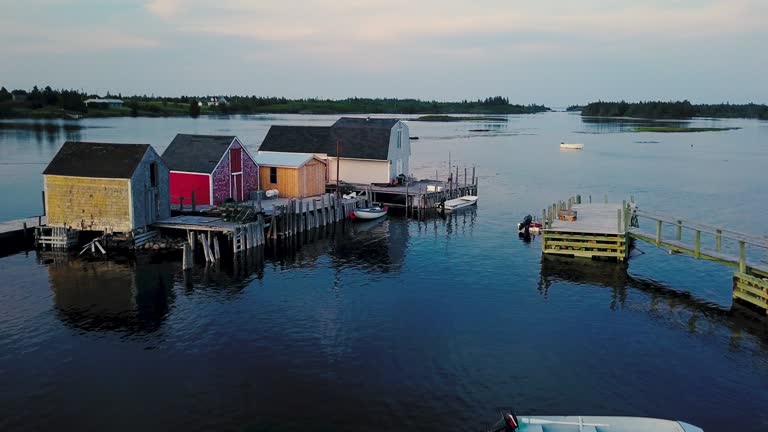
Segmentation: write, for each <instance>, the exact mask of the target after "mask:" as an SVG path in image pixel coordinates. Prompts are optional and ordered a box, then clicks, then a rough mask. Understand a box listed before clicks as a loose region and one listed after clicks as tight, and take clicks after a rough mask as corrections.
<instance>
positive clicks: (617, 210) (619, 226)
mask: <svg viewBox="0 0 768 432" xmlns="http://www.w3.org/2000/svg"><path fill="white" fill-rule="evenodd" d="M622 219H623V217H622V211H621V209H616V221H617V222H616V223H617V224H618V229H617V231H618V232H621V220H622Z"/></svg>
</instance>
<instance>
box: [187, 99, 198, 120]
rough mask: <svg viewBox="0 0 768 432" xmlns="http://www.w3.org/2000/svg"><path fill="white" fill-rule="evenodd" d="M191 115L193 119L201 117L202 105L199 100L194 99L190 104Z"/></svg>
mask: <svg viewBox="0 0 768 432" xmlns="http://www.w3.org/2000/svg"><path fill="white" fill-rule="evenodd" d="M189 115H190V116H192V117H198V116H199V115H200V104H199V103H198V102H197V99H192V101H190V102H189Z"/></svg>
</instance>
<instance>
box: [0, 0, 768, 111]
mask: <svg viewBox="0 0 768 432" xmlns="http://www.w3.org/2000/svg"><path fill="white" fill-rule="evenodd" d="M766 47H768V0H724V1H723V0H523V1H518V0H472V1H459V0H335V1H321V0H0V85H3V86H5V87H7V88H9V89H14V88H23V89H29V88H31V87H32V86H33V85H36V84H37V85H41V86H45V85H51V86H52V87H54V88H75V89H83V90H85V91H88V92H93V93H98V94H104V93H106V92H107V91H111V92H113V93H122V94H155V95H168V96H179V95H196V96H204V95H215V94H223V95H229V94H241V95H242V94H248V95H250V94H255V95H260V96H285V97H289V98H305V97H320V98H333V99H337V98H346V97H353V96H358V97H401V98H405V97H413V98H420V99H430V100H440V101H447V100H461V99H477V98H485V97H487V96H496V95H500V96H506V97H508V98H509V99H510V102H512V103H523V104H528V103H540V104H545V105H548V106H566V105H570V104H580V103H586V102H590V101H595V100H618V99H625V100H677V99H688V100H691V101H692V102H695V103H718V102H726V101H730V102H732V103H743V102H757V103H766V102H768V74H767V73H766V72H767V71H768V49H767V48H766Z"/></svg>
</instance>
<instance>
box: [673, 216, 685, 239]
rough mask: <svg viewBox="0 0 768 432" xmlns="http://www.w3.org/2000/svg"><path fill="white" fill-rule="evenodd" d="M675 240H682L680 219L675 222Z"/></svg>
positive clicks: (681, 222)
mask: <svg viewBox="0 0 768 432" xmlns="http://www.w3.org/2000/svg"><path fill="white" fill-rule="evenodd" d="M675 239H677V240H682V239H683V221H681V220H680V219H678V220H677V226H676V227H675Z"/></svg>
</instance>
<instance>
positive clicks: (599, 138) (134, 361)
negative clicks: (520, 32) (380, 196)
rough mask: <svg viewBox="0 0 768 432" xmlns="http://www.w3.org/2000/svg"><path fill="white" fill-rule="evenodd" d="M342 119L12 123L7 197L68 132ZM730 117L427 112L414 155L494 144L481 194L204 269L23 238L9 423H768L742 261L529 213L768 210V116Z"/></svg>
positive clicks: (420, 170) (252, 127)
mask: <svg viewBox="0 0 768 432" xmlns="http://www.w3.org/2000/svg"><path fill="white" fill-rule="evenodd" d="M334 120H335V117H331V116H311V117H310V116H275V117H268V116H264V117H246V118H239V117H238V118H231V119H205V118H204V119H197V120H193V119H129V118H125V119H98V120H96V119H93V120H85V121H81V122H80V123H77V125H78V126H77V127H73V126H67V127H66V128H65V127H51V126H45V127H39V128H38V127H30V126H27V127H0V193H2V194H3V196H5V197H7V198H6V200H5V202H6V204H4V205H3V206H2V207H0V220H5V219H13V218H16V217H22V216H29V215H32V214H36V213H37V212H38V211H39V207H40V204H39V201H40V192H39V191H40V188H41V179H40V177H39V173H40V172H41V171H42V169H43V168H44V167H45V164H46V163H47V162H48V161H49V160H50V158H51V157H52V156H53V154H54V153H55V152H56V150H57V149H58V147H59V146H60V145H61V143H62V142H63V141H64V140H66V139H80V140H92V141H116V142H119V141H123V142H149V143H152V144H154V145H155V146H156V148H157V149H158V151H160V152H162V150H163V149H164V147H165V145H167V143H168V142H170V140H171V139H172V138H173V136H174V135H175V134H176V133H177V132H189V133H228V134H230V133H231V134H236V135H238V136H239V137H240V138H241V139H243V140H244V142H245V143H246V144H247V145H248V146H249V147H250V148H251V149H255V148H256V147H257V146H258V143H260V142H261V139H262V138H263V136H264V135H265V134H266V131H267V129H268V127H269V125H270V124H314V125H323V124H330V123H332V122H333V121H334ZM56 124H58V123H56ZM712 125H714V126H722V127H725V126H738V127H742V129H740V130H734V131H727V132H708V133H689V134H652V133H642V134H638V133H631V132H626V131H624V130H626V129H622V128H621V127H613V126H610V125H606V124H604V123H599V124H595V123H589V122H582V121H581V119H580V118H579V117H578V116H574V115H569V114H565V113H552V114H543V115H536V116H511V117H509V122H508V124H506V125H502V126H499V125H498V124H483V123H477V122H474V123H448V124H444V123H440V124H438V123H418V122H411V123H410V127H411V134H412V135H414V136H419V137H420V138H421V139H420V140H418V141H413V142H412V146H413V153H414V154H413V159H412V166H413V167H414V171H415V172H416V173H417V174H419V175H421V176H427V175H434V171H435V169H440V170H441V172H444V170H445V166H446V165H447V159H448V152H450V153H451V157H452V159H453V161H454V163H458V164H459V166H461V167H463V166H465V165H466V166H469V167H471V166H473V165H476V166H477V169H478V174H479V175H480V196H481V198H480V204H479V206H478V208H477V209H470V210H468V211H465V212H461V213H459V214H456V215H453V216H450V217H448V218H446V219H440V218H438V219H433V220H429V221H427V222H416V221H406V220H403V219H401V218H397V217H389V218H388V219H387V220H384V221H379V222H374V223H372V224H371V223H366V224H356V225H352V226H347V227H346V228H344V229H341V228H339V229H337V230H336V231H335V232H333V233H331V232H329V233H327V234H325V235H323V236H322V238H318V239H316V240H315V241H313V242H311V243H308V244H305V245H303V246H301V247H298V248H296V249H292V250H287V251H286V250H281V251H273V250H269V249H268V250H266V251H264V252H263V253H262V254H259V255H255V254H254V255H252V256H249V257H248V258H247V259H246V260H243V261H242V262H239V263H237V264H236V265H235V264H232V263H223V264H222V265H221V267H220V268H215V267H213V268H208V269H207V270H206V269H204V268H202V267H201V266H198V267H197V268H196V269H195V270H194V271H193V272H192V274H191V275H190V276H188V277H186V278H185V277H184V275H183V273H182V272H181V266H180V262H179V261H180V259H179V257H178V256H175V255H170V256H147V255H140V256H138V257H137V258H135V259H134V258H131V259H127V258H116V259H113V260H110V261H101V260H90V259H76V258H73V257H67V256H59V255H52V254H45V253H42V254H36V253H29V254H16V255H12V256H8V257H4V258H0V278H1V280H2V282H0V430H83V431H85V430H126V431H136V430H163V431H165V430H188V431H196V430H201V431H202V430H205V431H208V430H274V431H294V430H307V429H313V430H327V431H331V430H334V431H335V430H348V431H353V430H354V431H358V430H371V431H389V430H435V431H436V430H479V429H480V428H481V427H482V426H483V424H484V422H487V421H492V420H494V419H495V417H494V416H495V414H494V409H495V408H496V407H497V406H509V405H514V406H515V407H517V410H518V411H520V412H526V413H537V414H616V415H647V416H654V417H668V418H675V419H681V420H686V421H689V422H691V423H694V424H697V425H700V426H702V427H704V428H705V430H707V431H708V432H710V431H765V430H768V410H767V409H766V408H768V332H767V330H768V327H767V326H766V321H764V320H760V319H758V318H756V317H755V315H753V314H751V313H749V312H748V311H743V310H741V309H740V308H734V309H733V310H731V296H730V287H731V284H732V281H731V277H732V270H730V269H728V268H725V267H722V266H719V265H717V264H713V263H709V262H703V261H696V260H693V259H691V258H688V257H685V256H669V255H667V254H666V253H664V252H663V251H659V250H656V249H655V248H653V247H651V246H649V245H644V244H640V245H639V248H638V251H636V252H635V253H634V254H633V255H635V256H634V257H633V258H632V259H631V260H630V262H629V264H628V265H617V264H615V263H601V262H592V261H588V260H587V261H585V260H573V259H553V258H546V259H542V257H541V244H540V242H539V239H533V240H532V241H531V242H525V241H522V240H521V239H519V238H518V237H517V234H516V232H515V231H514V229H513V225H514V223H516V222H517V221H518V220H519V219H520V218H521V217H522V216H524V215H525V214H528V213H534V214H539V213H540V212H541V208H543V207H545V206H546V205H547V204H548V203H550V202H551V201H553V200H555V199H562V198H565V197H567V196H569V195H572V194H576V193H581V194H582V195H584V196H587V195H589V194H592V195H593V197H595V198H597V197H600V198H601V199H602V196H603V194H604V193H608V194H609V197H613V198H614V199H617V200H620V199H622V198H626V197H627V196H628V195H629V194H633V195H634V196H635V197H636V199H637V200H638V201H639V202H640V205H641V206H643V207H646V208H650V209H654V210H658V211H662V212H664V213H672V214H675V215H680V216H682V217H690V218H693V219H698V220H701V221H702V222H710V223H713V224H726V225H730V226H734V225H735V226H738V227H739V228H740V229H743V230H746V231H751V232H756V233H764V232H766V231H768V229H767V228H766V218H765V214H767V213H768V199H766V198H768V193H766V190H767V189H766V186H768V175H767V174H766V173H765V167H766V166H768V123H765V122H758V121H746V120H727V121H725V120H722V121H715V120H701V121H696V122H692V126H712ZM470 129H488V130H490V132H477V133H476V132H470V131H469V130H470ZM560 141H570V142H583V143H585V145H586V147H585V150H584V151H582V152H567V151H560V150H559V148H558V144H559V142H560ZM462 175H463V170H462ZM641 223H642V221H641ZM645 228H648V229H650V227H645ZM756 258H758V259H760V258H761V257H760V256H757V257H756Z"/></svg>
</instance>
